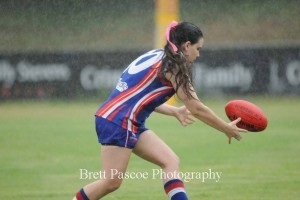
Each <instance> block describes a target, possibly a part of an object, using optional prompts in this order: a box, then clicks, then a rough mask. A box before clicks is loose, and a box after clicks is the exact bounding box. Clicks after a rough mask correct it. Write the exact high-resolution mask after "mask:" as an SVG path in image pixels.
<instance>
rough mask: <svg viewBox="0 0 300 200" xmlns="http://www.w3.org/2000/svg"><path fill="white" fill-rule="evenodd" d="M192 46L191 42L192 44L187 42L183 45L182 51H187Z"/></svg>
mask: <svg viewBox="0 0 300 200" xmlns="http://www.w3.org/2000/svg"><path fill="white" fill-rule="evenodd" d="M190 46H191V42H190V41H187V42H185V43H184V44H183V45H182V49H183V50H184V51H187V50H188V49H189V48H190Z"/></svg>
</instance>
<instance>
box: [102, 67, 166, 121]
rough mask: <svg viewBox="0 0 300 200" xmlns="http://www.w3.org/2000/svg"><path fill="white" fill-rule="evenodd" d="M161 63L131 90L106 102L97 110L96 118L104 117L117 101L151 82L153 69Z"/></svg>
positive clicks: (154, 72) (153, 74) (154, 73)
mask: <svg viewBox="0 0 300 200" xmlns="http://www.w3.org/2000/svg"><path fill="white" fill-rule="evenodd" d="M160 63H161V62H158V63H156V64H155V65H154V67H153V69H151V70H150V71H149V72H148V73H147V74H146V75H145V76H144V78H143V79H142V80H141V81H140V82H139V83H138V84H136V86H134V87H133V88H131V89H129V90H127V91H125V92H123V93H120V94H119V95H118V96H116V97H115V98H114V99H113V100H112V101H110V102H108V103H107V104H106V105H105V106H104V107H103V108H101V109H99V110H98V111H97V113H96V115H97V116H102V115H104V114H105V113H106V112H107V111H108V110H109V109H110V108H112V107H113V106H114V105H115V104H116V103H117V102H118V101H120V100H121V99H123V98H125V97H127V96H129V95H131V94H132V93H134V92H136V91H137V90H139V89H140V88H141V87H143V86H144V85H145V83H147V82H148V81H149V80H151V79H152V78H153V77H154V76H155V75H156V69H155V67H156V66H157V65H159V64H160Z"/></svg>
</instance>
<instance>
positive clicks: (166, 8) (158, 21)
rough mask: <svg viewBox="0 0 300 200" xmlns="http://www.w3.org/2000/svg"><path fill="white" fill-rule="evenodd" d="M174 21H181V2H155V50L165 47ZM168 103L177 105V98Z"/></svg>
mask: <svg viewBox="0 0 300 200" xmlns="http://www.w3.org/2000/svg"><path fill="white" fill-rule="evenodd" d="M173 20H176V21H178V20H179V0H155V48H163V47H164V45H165V43H166V38H165V31H166V29H167V27H168V25H169V24H170V23H171V22H172V21H173ZM167 103H168V104H171V105H176V104H177V101H176V99H175V96H173V97H171V98H170V99H169V100H168V101H167Z"/></svg>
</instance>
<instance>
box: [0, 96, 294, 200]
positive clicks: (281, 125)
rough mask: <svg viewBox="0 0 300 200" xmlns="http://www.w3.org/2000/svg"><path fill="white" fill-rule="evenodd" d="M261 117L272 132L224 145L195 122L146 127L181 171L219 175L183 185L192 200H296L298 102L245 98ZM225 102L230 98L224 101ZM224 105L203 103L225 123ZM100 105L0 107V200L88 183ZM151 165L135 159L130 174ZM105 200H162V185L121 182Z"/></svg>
mask: <svg viewBox="0 0 300 200" xmlns="http://www.w3.org/2000/svg"><path fill="white" fill-rule="evenodd" d="M247 99H248V100H250V101H252V102H254V103H256V104H257V105H259V106H261V107H262V108H263V110H264V111H265V113H266V115H267V117H268V119H269V126H268V127H267V129H266V131H264V132H262V133H247V134H244V135H243V136H244V137H243V140H242V141H241V142H236V141H234V142H233V144H231V145H228V144H227V140H226V137H225V136H224V135H223V134H222V133H219V132H217V131H215V130H214V129H212V128H210V127H208V126H206V125H204V124H203V123H201V122H197V123H195V124H193V125H191V126H189V127H185V128H184V127H181V126H180V125H179V123H177V121H176V120H175V119H173V118H170V117H166V116H162V115H159V114H154V115H153V116H151V118H149V121H148V127H150V128H151V129H153V130H154V131H156V133H157V134H158V135H159V136H161V138H163V139H164V140H165V141H166V142H167V143H168V144H169V145H170V146H171V147H172V148H173V150H174V151H175V152H176V153H177V154H178V155H179V157H180V158H181V168H182V171H184V172H192V171H197V172H203V171H208V170H209V169H211V170H212V171H218V172H222V176H221V179H220V181H219V182H215V181H214V180H207V181H206V182H202V180H196V179H194V180H191V181H190V182H186V183H185V185H186V188H187V192H188V194H189V197H190V199H192V200H200V199H213V200H215V199H222V200H224V199H225V200H226V199H228V200H229V199H230V200H232V199H245V200H248V199H270V200H271V199H272V200H274V199H299V197H300V191H299V185H300V171H299V166H300V156H299V155H300V154H299V152H300V145H299V141H300V114H299V113H300V98H295V97H294V98H247ZM227 100H228V99H227ZM227 100H225V99H219V100H210V99H207V100H204V102H205V103H206V104H207V105H208V106H210V107H211V108H212V109H213V110H214V111H215V112H217V113H218V114H219V115H221V116H222V117H224V118H225V115H224V111H223V107H224V105H225V103H226V102H227ZM97 107H98V102H95V101H87V102H63V101H55V102H48V101H43V102H37V101H35V102H29V101H24V102H19V101H17V102H2V103H0V163H1V170H0V188H1V189H0V199H7V200H9V199H22V200H32V199H35V200H44V199H45V200H50V199H53V200H60V199H61V200H63V199H71V198H72V196H73V195H74V193H75V192H76V191H77V190H78V189H80V188H81V187H82V186H83V185H85V184H86V183H88V182H91V181H92V180H81V179H80V178H79V175H80V173H79V169H88V170H89V171H99V170H100V158H99V152H100V145H99V144H98V143H97V138H96V134H95V131H94V117H93V114H94V112H95V110H96V109H97ZM152 169H157V167H156V166H154V165H152V164H149V163H146V162H145V161H143V160H141V159H139V158H137V157H136V156H132V158H131V162H130V165H129V171H131V172H139V171H144V172H151V170H152ZM104 199H107V200H112V199H122V200H129V199H130V200H132V199H134V200H135V199H137V200H139V199H144V200H148V199H149V200H150V199H151V200H153V199H155V200H160V199H167V198H166V195H165V194H164V192H163V189H162V184H161V181H160V180H159V179H151V178H149V179H146V180H137V179H134V180H130V179H128V180H124V182H123V185H122V187H121V188H120V189H119V190H118V191H117V192H115V193H113V194H111V195H110V196H108V197H106V198H104Z"/></svg>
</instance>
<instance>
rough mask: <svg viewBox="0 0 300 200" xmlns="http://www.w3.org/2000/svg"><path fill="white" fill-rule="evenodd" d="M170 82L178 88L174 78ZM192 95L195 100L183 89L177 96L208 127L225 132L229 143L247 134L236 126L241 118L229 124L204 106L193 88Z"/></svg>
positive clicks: (180, 89)
mask: <svg viewBox="0 0 300 200" xmlns="http://www.w3.org/2000/svg"><path fill="white" fill-rule="evenodd" d="M170 81H171V82H172V84H173V87H174V88H176V82H175V80H174V76H173V77H172V76H171V77H170ZM191 90H192V92H191V94H192V97H193V98H188V97H187V95H186V94H185V93H184V91H183V89H182V88H180V87H179V88H178V91H177V96H178V97H179V99H181V101H182V102H183V104H184V105H185V106H186V108H187V109H188V110H189V111H190V112H191V114H192V115H193V116H194V117H196V118H197V119H199V120H201V121H202V122H204V123H206V124H207V125H209V126H211V127H213V128H215V129H217V130H219V131H221V132H223V133H225V134H226V136H227V137H228V140H229V143H231V138H232V137H234V138H235V139H237V140H240V139H241V136H240V134H239V132H247V130H245V129H241V128H238V127H237V126H236V124H237V123H238V122H239V121H240V120H241V119H240V118H239V119H237V120H235V121H233V122H230V123H227V122H225V121H224V120H223V119H221V118H220V117H219V116H218V115H217V114H216V113H214V112H213V111H212V110H211V109H210V108H209V107H207V106H206V105H204V104H203V103H202V102H201V101H200V100H199V98H198V96H197V94H196V92H195V90H194V88H193V87H192V86H191Z"/></svg>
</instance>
